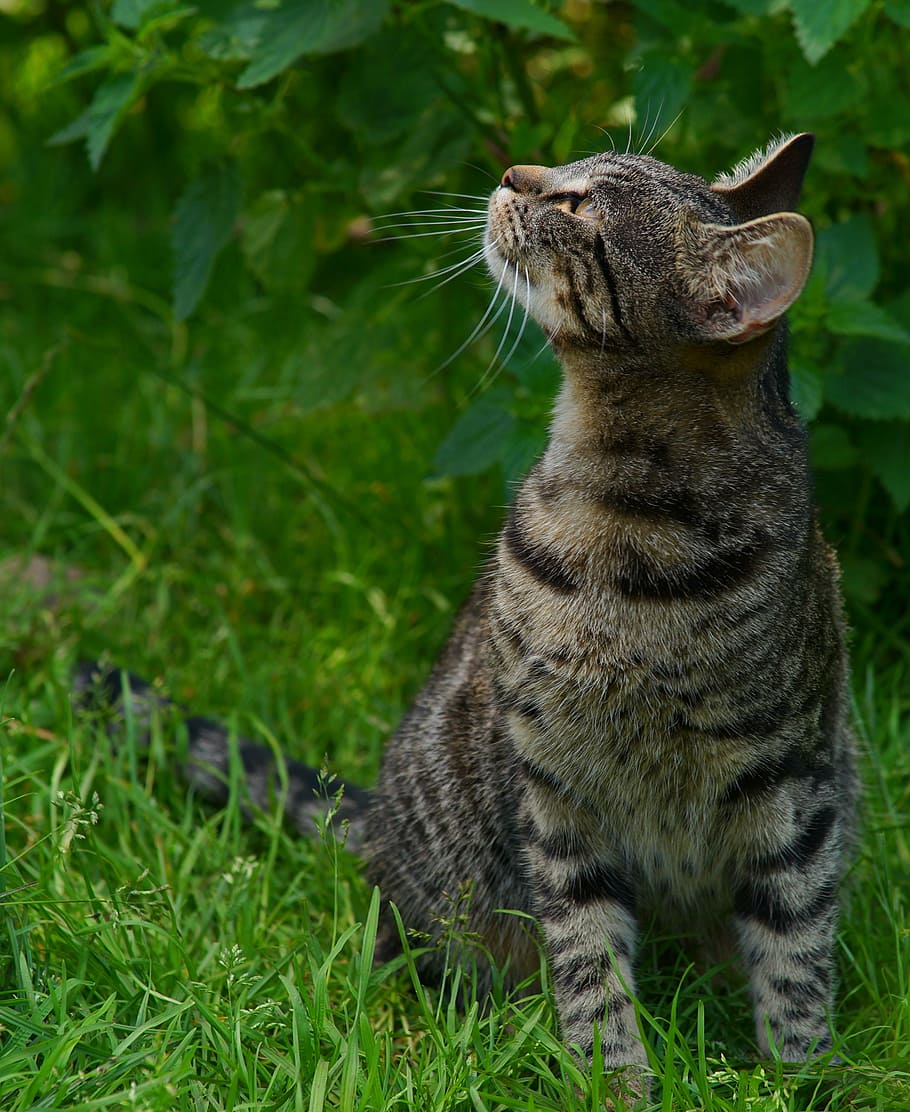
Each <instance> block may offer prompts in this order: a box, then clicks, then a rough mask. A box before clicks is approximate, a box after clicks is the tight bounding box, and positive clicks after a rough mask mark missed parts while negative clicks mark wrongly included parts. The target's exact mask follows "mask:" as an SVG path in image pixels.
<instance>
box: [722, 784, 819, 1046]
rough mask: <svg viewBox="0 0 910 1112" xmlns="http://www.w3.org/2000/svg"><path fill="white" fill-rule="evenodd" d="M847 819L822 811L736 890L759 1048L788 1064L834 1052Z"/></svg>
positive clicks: (755, 862)
mask: <svg viewBox="0 0 910 1112" xmlns="http://www.w3.org/2000/svg"><path fill="white" fill-rule="evenodd" d="M840 843H841V819H840V816H839V814H838V812H837V810H836V809H835V808H834V807H831V806H822V807H819V808H817V809H816V810H815V811H814V812H813V811H811V810H810V811H809V814H808V816H807V817H806V818H804V820H803V824H802V829H801V830H800V831H799V832H798V833H797V835H796V836H795V837H793V838H792V839H791V840H790V841H789V842H788V843H787V844H785V845H783V846H781V848H780V849H779V850H778V851H777V852H776V853H773V854H768V855H765V856H763V857H761V858H759V859H757V860H753V861H752V862H750V864H749V866H748V875H744V876H743V877H742V878H741V880H740V883H739V884H738V886H737V888H736V892H735V907H736V919H735V923H736V930H737V934H738V936H739V942H740V946H741V948H742V953H743V957H744V959H745V962H746V967H747V969H748V973H749V982H750V987H751V990H752V998H753V1002H754V1005H755V1026H756V1035H757V1038H758V1043H759V1046H760V1047H761V1049H762V1051H763V1052H764V1053H766V1054H770V1052H771V1043H773V1044H774V1046H775V1047H776V1048H777V1051H778V1053H779V1054H780V1056H781V1058H783V1059H784V1061H788V1062H798V1061H805V1060H806V1058H807V1057H809V1056H810V1055H817V1054H823V1053H825V1052H826V1051H828V1050H830V1049H831V1030H830V1027H829V1017H830V1013H831V1007H832V996H833V985H834V935H835V928H836V924H837V903H836V897H837V884H838V880H839V877H840V872H841V864H840V856H841V848H840Z"/></svg>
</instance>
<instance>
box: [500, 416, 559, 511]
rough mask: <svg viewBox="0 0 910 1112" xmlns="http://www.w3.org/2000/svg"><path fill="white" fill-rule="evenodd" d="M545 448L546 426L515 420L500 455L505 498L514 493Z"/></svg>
mask: <svg viewBox="0 0 910 1112" xmlns="http://www.w3.org/2000/svg"><path fill="white" fill-rule="evenodd" d="M546 446H547V426H546V424H544V423H543V422H542V421H537V422H535V421H519V420H516V421H515V422H514V423H513V424H512V428H511V429H510V430H509V435H508V437H507V438H506V440H505V443H504V444H503V446H502V452H501V455H500V463H501V464H502V477H503V481H504V482H505V485H506V495H507V496H509V497H510V496H511V495H512V494H513V493H514V489H515V484H516V483H517V482H519V480H521V479H522V478H524V476H525V475H526V474H527V473H528V471H529V470H530V469H531V465H532V464H533V463H534V461H535V460H536V459H537V458H538V457H539V456H540V454H541V453H542V452H543V450H544V448H546Z"/></svg>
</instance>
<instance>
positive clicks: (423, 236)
mask: <svg viewBox="0 0 910 1112" xmlns="http://www.w3.org/2000/svg"><path fill="white" fill-rule="evenodd" d="M485 227H486V225H484V224H478V225H477V226H476V227H473V228H452V229H450V232H451V234H453V235H454V233H455V232H480V231H483V229H484V228H485ZM448 234H450V233H449V232H413V233H412V234H411V235H406V236H382V238H381V239H374V240H373V243H395V242H397V241H398V240H399V239H426V238H427V236H435V237H436V238H437V239H441V238H442V236H444V235H448Z"/></svg>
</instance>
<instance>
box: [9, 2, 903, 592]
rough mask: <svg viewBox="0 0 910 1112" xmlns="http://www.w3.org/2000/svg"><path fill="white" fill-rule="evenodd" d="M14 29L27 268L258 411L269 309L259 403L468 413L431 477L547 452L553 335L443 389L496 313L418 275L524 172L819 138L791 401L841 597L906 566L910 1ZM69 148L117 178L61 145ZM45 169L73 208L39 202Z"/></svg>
mask: <svg viewBox="0 0 910 1112" xmlns="http://www.w3.org/2000/svg"><path fill="white" fill-rule="evenodd" d="M8 10H11V12H12V14H11V15H7V16H5V17H4V42H5V46H4V47H3V49H5V51H6V56H7V57H8V58H10V59H11V63H12V64H11V73H12V76H11V77H10V76H7V78H6V82H7V89H6V93H7V97H6V99H7V100H8V104H9V106H8V108H7V109H6V112H7V120H6V134H7V138H6V140H5V142H6V145H7V147H11V146H12V145H14V140H13V138H12V134H13V132H18V133H19V134H20V136H21V133H22V128H23V126H24V127H25V131H26V132H27V133H28V134H29V135H30V136H31V137H33V138H37V137H38V136H42V138H44V139H47V138H48V137H50V142H51V143H52V144H54V145H55V146H54V147H53V149H52V150H51V151H49V152H48V151H45V152H42V153H41V154H40V155H36V154H31V155H26V156H25V157H24V159H23V164H22V165H21V166H19V167H18V168H16V169H14V170H13V172H12V181H13V183H14V184H13V186H12V188H13V189H14V190H15V189H16V188H17V184H16V183H18V189H19V190H20V191H21V193H20V195H19V196H18V197H17V200H18V209H17V212H18V216H17V225H18V226H17V228H15V229H12V228H11V229H10V233H11V239H12V240H13V241H18V244H19V251H20V257H31V258H34V257H35V254H36V244H38V247H37V253H38V254H41V253H42V252H43V253H44V256H45V259H46V261H51V260H53V265H55V266H59V265H60V263H61V260H64V266H63V270H64V272H65V270H66V263H65V260H66V259H69V263H70V265H71V267H72V266H76V267H77V268H78V267H82V266H86V265H90V260H91V259H92V258H93V257H95V258H99V259H104V260H105V264H106V265H111V266H115V267H116V268H117V269H118V273H119V274H120V275H121V276H123V277H127V279H128V282H129V283H130V284H131V285H134V286H138V287H142V288H144V289H147V290H148V291H150V296H151V297H152V299H153V300H154V312H155V314H156V315H157V318H158V322H157V323H158V327H159V328H164V329H166V330H169V331H170V332H171V333H172V335H173V336H174V337H176V340H175V341H174V343H173V344H172V353H173V354H174V358H173V359H172V362H171V368H170V370H171V373H172V374H174V375H176V376H178V378H181V379H182V380H183V381H185V382H186V381H188V382H191V383H194V384H195V385H196V386H205V388H206V389H207V390H208V391H209V392H210V393H211V392H212V391H213V390H214V391H215V392H216V393H218V394H219V396H221V397H223V398H224V397H226V398H227V399H228V400H230V401H231V403H232V404H233V405H235V406H239V407H240V409H241V410H243V409H244V408H245V406H244V403H243V401H242V398H241V397H240V395H242V393H243V391H242V390H239V389H238V384H237V383H236V382H235V383H232V384H225V383H218V385H217V386H213V382H217V379H216V378H215V379H213V376H212V373H211V362H210V356H211V352H212V350H213V348H215V347H217V344H218V338H217V336H215V333H216V332H217V331H218V330H219V329H221V328H222V326H223V320H224V317H225V316H227V317H231V316H241V317H243V318H244V320H245V321H246V323H247V326H248V328H249V329H250V335H251V336H255V337H256V338H257V339H256V340H255V341H253V340H251V344H252V346H254V347H255V346H257V344H258V345H259V346H260V350H261V357H262V360H263V361H264V362H266V363H267V364H268V368H269V369H268V371H267V372H264V375H265V377H264V379H263V381H262V383H260V384H259V386H257V387H255V389H260V388H262V389H266V388H267V389H269V390H272V391H275V390H278V391H284V392H285V393H286V394H287V395H288V396H293V398H294V401H295V404H298V405H300V406H302V407H303V408H304V409H306V408H312V407H325V406H329V405H332V404H335V403H337V402H338V401H339V400H341V399H343V398H350V397H352V396H355V395H358V394H362V395H363V396H365V397H369V398H371V399H372V402H371V404H373V405H379V406H383V405H392V406H395V405H401V404H408V405H411V406H417V407H420V406H421V405H426V404H429V403H430V401H431V399H432V398H433V397H435V396H436V394H437V392H438V391H439V390H444V391H447V392H451V395H452V396H453V397H454V399H455V400H456V402H459V399H460V402H459V404H460V405H461V407H462V408H461V410H460V412H457V413H454V415H453V421H454V426H453V427H452V429H451V431H450V432H449V434H448V435H447V436H446V438H445V439H444V441H443V442H442V444H441V445H440V447H439V450H438V453H437V455H436V459H435V467H436V469H437V471H438V472H441V473H448V474H467V473H471V472H476V471H481V470H484V469H487V468H490V467H499V468H500V470H501V471H502V473H503V476H504V478H505V480H506V482H507V483H508V482H509V481H510V480H511V479H513V478H514V477H515V476H516V475H517V474H519V473H520V471H521V470H522V469H523V468H525V467H526V466H527V464H528V462H529V461H530V460H531V459H533V457H534V454H535V452H536V451H538V450H539V448H540V446H541V444H542V442H543V437H544V435H545V426H546V420H547V413H548V405H549V401H550V398H551V397H552V393H553V390H554V389H555V384H556V380H557V376H556V373H555V369H554V366H553V363H552V359H551V358H550V357H549V355H548V354H546V353H542V352H541V348H542V346H543V339H542V337H541V335H540V333H539V331H537V330H536V329H534V328H533V327H532V326H529V327H528V329H527V332H526V333H525V334H524V335H523V336H522V337H521V338H520V341H519V339H518V328H519V325H520V322H519V321H518V320H517V319H511V316H510V315H509V314H507V312H505V311H503V312H502V313H501V315H500V316H499V317H498V319H497V320H496V323H495V324H494V326H493V328H492V330H491V331H490V333H489V334H488V335H487V336H485V337H484V336H482V337H481V338H480V339H478V340H476V341H475V342H474V343H473V344H471V345H469V346H468V348H467V349H466V350H465V351H464V352H463V353H462V354H461V355H459V357H458V359H456V360H454V361H453V362H452V364H451V365H450V366H448V367H446V368H445V369H444V370H443V371H442V372H441V374H440V375H438V376H436V377H434V371H436V370H437V369H438V368H439V367H440V364H444V363H445V362H446V360H447V359H448V358H449V357H451V355H452V354H453V352H455V351H456V350H457V349H458V348H459V346H460V344H461V343H462V340H463V339H465V338H466V337H467V335H468V333H469V331H470V327H471V322H472V321H474V320H478V319H479V318H480V317H481V315H482V313H483V307H484V304H485V301H484V297H485V296H488V294H485V293H484V292H483V282H478V281H477V280H472V279H471V276H470V275H468V276H466V277H458V276H457V275H456V273H455V271H452V272H451V273H449V274H447V275H443V277H448V278H451V279H453V280H451V281H448V282H447V283H446V284H445V288H444V290H443V291H442V292H440V293H437V294H436V295H435V296H430V297H428V298H426V299H425V300H422V299H419V298H418V297H417V295H416V294H415V293H414V292H413V288H411V289H409V288H408V287H407V286H400V285H398V284H397V283H402V282H406V281H408V280H410V279H414V278H415V277H421V276H425V275H427V274H429V273H431V272H432V271H433V270H435V269H436V268H437V267H444V266H446V265H449V264H450V263H451V261H452V259H453V258H455V259H458V258H460V257H465V256H467V254H468V253H469V250H470V249H471V246H470V245H473V244H474V243H475V236H476V230H475V223H474V222H475V220H476V218H475V216H474V215H472V214H471V213H466V214H464V213H459V212H458V211H457V210H459V209H472V208H473V209H476V208H478V207H479V205H480V204H482V201H473V200H471V199H470V198H472V197H474V198H482V197H483V195H484V194H485V193H486V192H487V191H488V190H489V189H490V188H491V186H492V185H493V184H494V183H495V181H496V180H497V179H498V176H499V175H500V173H501V172H502V169H503V168H504V167H505V166H507V165H508V164H510V163H511V162H513V161H520V162H531V161H541V162H562V161H567V160H570V159H572V158H576V157H580V156H582V155H583V154H584V153H586V152H588V151H591V150H595V149H603V148H604V147H605V146H608V145H610V144H614V145H616V146H617V147H621V148H625V147H626V146H627V145H629V144H631V145H632V146H633V147H634V148H635V149H643V150H650V149H651V148H652V147H654V146H655V145H656V144H658V142H659V145H660V146H659V151H658V152H657V153H659V154H660V156H661V157H663V158H665V159H666V160H667V161H670V162H672V163H674V164H676V165H679V166H681V167H684V168H687V169H692V170H695V171H698V172H702V173H706V174H708V175H712V174H713V173H714V172H716V171H717V170H718V169H719V168H722V167H725V166H729V165H730V164H731V163H733V162H735V161H736V160H737V159H738V158H740V157H743V156H744V155H746V154H747V153H749V152H750V151H751V150H753V149H754V148H755V147H756V146H758V145H760V144H762V143H764V142H765V141H767V139H768V138H770V137H771V136H772V135H773V134H775V133H776V132H779V131H780V130H802V129H805V130H813V131H815V132H816V133H817V135H818V146H817V149H816V156H815V161H814V163H813V168H812V170H811V172H810V177H809V180H808V183H807V188H806V197H805V210H806V212H807V214H808V215H809V216H810V217H811V218H812V219H813V221H814V223H815V226H816V230H817V236H818V247H817V256H816V262H815V267H814V270H813V274H812V277H811V279H810V282H809V285H808V288H807V290H806V292H805V294H804V296H803V297H802V299H801V300H800V302H799V303H798V305H797V307H796V309H795V310H794V312H793V314H792V318H793V319H792V325H793V338H794V339H793V359H792V369H793V379H794V395H795V398H796V400H797V403H798V405H799V407H800V409H801V410H802V412H803V414H804V415H805V417H806V419H807V420H809V421H810V422H812V443H813V450H814V453H815V463H816V467H817V470H818V474H819V487H820V493H821V498H822V501H823V505H824V507H825V510H826V513H827V514H828V515H829V517H831V518H832V519H833V532H834V535H835V536H836V537H840V538H843V537H846V536H850V537H851V538H853V543H852V546H851V548H850V551H849V552H848V553H847V560H846V568H847V586H848V589H849V590H850V591H851V592H853V593H854V595H855V596H856V597H858V598H860V599H862V598H865V599H866V600H871V599H873V598H874V597H875V596H876V594H877V593H878V592H879V591H880V590H881V589H882V588H883V585H884V583H885V582H886V581H887V578H888V576H889V575H890V574H892V573H893V572H895V571H896V570H899V567H900V557H899V556H898V555H897V541H898V540H899V538H900V536H901V535H902V530H903V529H905V525H904V524H903V521H902V518H901V515H902V514H903V512H904V511H905V510H906V509H907V507H908V505H910V478H908V475H910V468H907V467H906V466H904V459H905V455H906V437H907V432H908V421H910V373H908V372H910V279H908V274H907V270H906V266H905V264H904V251H903V244H904V243H906V241H907V238H908V233H910V228H908V213H907V208H906V206H905V205H904V204H903V203H902V197H903V195H904V194H905V192H906V189H907V186H908V184H910V158H908V156H907V153H906V149H907V146H908V142H910V116H908V114H907V112H906V109H905V106H906V103H907V101H908V95H910V88H908V84H910V77H908V74H907V68H906V65H905V59H906V54H907V48H908V45H910V43H908V30H907V28H908V25H910V9H908V8H907V5H906V4H905V3H904V2H903V0H887V2H886V3H884V4H879V3H870V2H869V0H838V2H837V3H836V4H816V3H814V2H813V3H810V2H808V0H790V2H789V3H788V2H786V0H710V2H702V3H698V4H695V5H690V4H682V3H679V2H677V0H633V2H629V3H595V2H593V0H569V2H567V3H565V4H564V5H561V6H560V5H554V4H551V5H546V4H542V3H534V2H532V0H453V2H451V3H448V2H436V0H423V2H419V3H411V4H392V3H389V2H388V0H325V2H322V3H313V2H312V0H276V2H274V3H268V4H266V3H261V2H257V0H198V2H197V3H195V4H186V3H180V2H179V0H114V3H112V4H111V5H110V6H109V7H106V8H103V9H98V8H96V7H95V6H88V5H86V6H82V5H79V4H75V5H69V4H59V3H56V2H54V0H50V2H48V3H47V4H46V5H45V6H44V7H43V8H42V7H35V6H33V5H31V4H26V3H24V2H23V3H21V4H20V5H18V6H16V5H12V7H11V9H8ZM36 98H37V99H38V101H39V102H40V103H37V104H36V103H35V99H36ZM76 143H79V144H82V145H83V146H84V148H85V151H86V153H87V156H88V163H89V165H90V166H91V167H92V168H93V169H94V170H95V171H96V174H95V175H92V174H91V173H90V172H88V171H87V170H86V169H85V168H84V166H79V165H78V159H79V157H80V156H79V155H78V149H77V148H76V147H75V146H70V147H67V146H66V144H76ZM17 153H18V152H17ZM30 159H31V160H32V162H31V163H30ZM48 167H49V168H50V170H49V173H50V175H51V178H52V179H56V180H57V181H58V183H62V182H63V181H65V182H66V185H65V187H64V188H65V189H66V190H68V191H69V195H68V196H67V197H66V198H65V199H64V200H62V201H61V199H60V197H59V196H55V197H54V198H53V200H52V203H51V204H49V205H47V204H45V205H42V200H44V201H46V200H47V193H48V187H47V182H39V181H38V180H37V179H38V178H40V176H41V172H44V171H45V170H46V168H48ZM434 190H444V191H447V192H448V193H449V194H455V196H448V197H438V196H437V197H434V196H432V195H430V193H428V192H427V191H434ZM26 193H27V195H26ZM462 195H466V196H462ZM434 208H435V209H439V210H442V211H443V212H445V213H448V214H449V215H450V218H451V220H452V222H453V224H454V227H455V231H454V232H453V234H452V235H450V236H447V237H440V236H437V235H430V234H426V235H424V233H427V232H428V229H429V230H433V226H432V225H427V226H425V225H424V224H423V223H422V221H423V220H430V219H432V218H431V217H429V216H426V217H421V216H416V217H412V218H411V220H410V223H411V224H412V225H413V226H412V227H411V228H410V233H411V234H414V233H418V234H417V235H415V237H414V238H411V239H408V240H407V241H406V242H405V243H404V244H395V243H390V242H388V241H387V237H388V236H389V235H392V236H394V235H395V234H396V229H395V228H392V229H389V228H388V224H389V223H390V221H381V220H380V218H381V217H382V216H383V214H385V213H388V212H397V211H401V210H420V211H423V210H428V209H434ZM396 219H398V218H396ZM459 220H464V221H466V222H465V223H458V221H459ZM400 223H404V224H408V223H409V221H408V220H406V219H404V218H402V219H401V221H400ZM397 230H398V231H400V228H399V229H397ZM460 244H461V245H465V246H463V250H462V252H461V255H460V256H459V254H458V247H459V245H460ZM453 250H454V251H455V254H454V255H452V254H450V253H449V252H451V251H453ZM418 288H419V287H418ZM503 293H505V294H506V295H508V291H500V296H501V298H502V294H503ZM164 299H167V300H169V301H170V309H168V308H167V307H166V306H165V305H164V304H163V301H164ZM507 299H508V298H507V296H506V298H505V299H504V300H507ZM518 315H519V314H515V316H516V317H517V316H518ZM492 316H493V314H491V318H492ZM507 317H508V318H509V323H510V325H511V334H510V335H508V336H504V335H503V334H502V332H503V329H504V328H507ZM184 320H188V321H189V325H188V331H187V332H183V331H181V324H180V322H181V321H184ZM512 349H514V351H513V356H512V358H510V359H509V361H508V365H507V366H506V367H505V369H503V367H502V363H503V358H504V356H505V355H506V354H507V353H509V352H510V351H511V350H512ZM249 373H250V376H251V381H252V379H254V378H256V377H257V375H256V372H255V371H254V369H253V368H251V369H250V372H249ZM494 378H498V381H497V384H496V386H495V387H494V388H493V389H492V390H491V391H489V392H488V393H484V392H483V390H482V389H480V388H478V385H477V384H478V382H480V383H481V385H486V384H487V383H488V382H489V381H491V380H492V379H494ZM442 379H444V380H445V381H444V383H443V382H441V381H440V380H442ZM266 380H267V381H268V386H267V387H266V385H265V382H266ZM247 412H248V414H249V413H251V412H252V411H251V410H247ZM873 477H874V478H873ZM870 484H871V485H870ZM882 489H883V490H884V491H887V495H888V498H885V497H884V496H883V494H882V493H880V491H881V490H882Z"/></svg>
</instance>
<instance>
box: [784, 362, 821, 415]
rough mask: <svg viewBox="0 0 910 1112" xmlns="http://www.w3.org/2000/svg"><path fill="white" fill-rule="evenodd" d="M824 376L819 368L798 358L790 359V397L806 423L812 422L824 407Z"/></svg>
mask: <svg viewBox="0 0 910 1112" xmlns="http://www.w3.org/2000/svg"><path fill="white" fill-rule="evenodd" d="M823 392H824V390H823V385H822V376H821V373H820V371H819V369H818V367H816V366H814V365H813V364H812V363H808V362H806V361H805V360H803V359H800V358H799V357H797V356H791V358H790V396H791V398H792V399H793V404H794V405H795V406H796V408H797V410H798V411H799V415H800V417H802V419H803V420H804V421H812V420H814V419H815V417H816V416H817V415H818V411H819V410H820V409H821V407H822V396H823Z"/></svg>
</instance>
